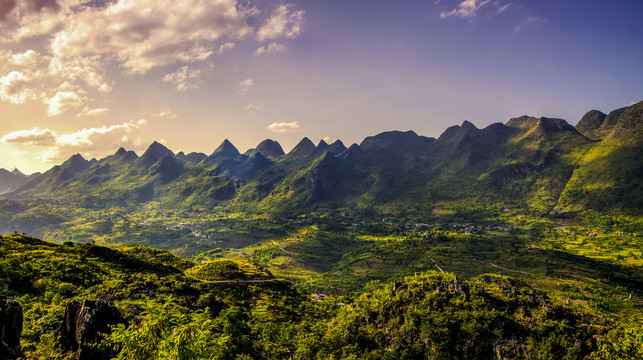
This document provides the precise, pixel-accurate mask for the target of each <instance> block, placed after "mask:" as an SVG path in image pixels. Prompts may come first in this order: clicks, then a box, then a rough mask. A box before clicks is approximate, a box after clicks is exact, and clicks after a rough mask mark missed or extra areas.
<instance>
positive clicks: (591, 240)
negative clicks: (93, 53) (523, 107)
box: [0, 102, 643, 359]
mask: <svg viewBox="0 0 643 360" xmlns="http://www.w3.org/2000/svg"><path fill="white" fill-rule="evenodd" d="M642 124H643V102H639V103H637V104H633V105H632V106H630V107H627V108H624V109H618V110H615V111H613V112H611V113H610V114H603V113H599V112H589V113H588V114H587V115H586V116H585V117H583V119H581V120H580V122H579V123H578V125H576V126H575V127H574V126H572V125H569V124H568V123H567V122H566V121H564V120H561V119H551V118H534V117H528V116H523V117H518V118H513V119H511V120H509V121H508V122H507V123H506V124H501V123H497V124H493V125H490V126H488V127H486V128H484V129H478V128H476V127H475V126H474V125H473V124H472V123H470V122H464V123H463V124H462V125H461V126H453V127H450V128H448V129H447V130H446V131H445V132H444V133H443V134H442V135H441V136H440V137H438V138H437V139H434V138H428V137H424V136H420V135H417V134H415V133H414V132H410V131H409V132H400V131H392V132H387V133H381V134H379V135H375V136H371V137H368V138H366V139H364V141H362V142H361V143H360V144H353V145H351V146H349V147H346V146H344V144H343V143H341V141H336V142H334V143H332V144H327V143H326V142H324V141H323V140H322V141H321V142H320V143H319V144H317V145H315V144H314V143H312V142H311V141H310V140H309V139H307V138H304V139H303V140H302V141H301V142H300V143H299V144H298V145H297V146H296V147H295V148H294V149H292V150H291V151H290V152H288V153H285V152H284V151H283V149H282V148H281V146H280V145H279V144H278V143H277V142H275V141H272V140H265V141H263V142H261V143H260V144H259V145H258V146H257V147H256V148H254V149H250V150H248V151H246V152H245V153H243V154H241V153H240V152H239V151H238V150H237V149H236V148H235V147H234V145H232V144H231V143H230V142H228V141H227V140H226V141H224V142H223V143H222V144H221V145H220V146H219V147H218V148H216V150H215V151H214V152H213V153H212V154H211V155H206V154H200V153H189V154H184V153H182V152H181V153H178V154H175V153H174V152H172V151H171V150H170V149H168V148H166V147H165V146H163V145H162V144H160V143H158V142H154V143H153V144H151V145H150V146H149V148H148V149H147V151H145V152H144V153H143V154H142V155H141V156H138V155H137V154H135V153H134V152H132V151H128V150H126V149H123V148H121V149H119V150H117V151H116V152H115V153H114V154H113V155H111V156H108V157H106V158H103V159H91V160H87V159H85V158H83V157H82V156H81V155H80V154H77V155H74V156H72V157H71V158H70V159H68V160H67V161H65V162H64V163H63V164H61V165H58V166H55V167H53V168H52V169H51V170H49V171H46V172H44V173H42V174H37V175H35V176H31V177H29V179H28V180H25V178H26V176H25V178H22V179H23V180H22V181H23V182H22V184H19V185H16V184H15V183H11V184H7V185H6V186H5V188H6V189H9V190H8V191H7V192H6V193H5V194H3V195H2V199H1V200H0V230H1V231H2V232H3V233H4V234H6V235H5V236H3V237H2V239H0V245H1V246H0V253H1V254H2V256H3V257H2V263H1V264H0V283H1V284H2V285H3V290H2V292H1V294H2V295H3V296H7V297H9V298H11V299H13V300H15V301H17V302H18V303H19V304H21V306H22V308H23V312H24V319H25V325H24V331H23V335H22V341H23V349H24V352H25V354H27V355H28V357H30V358H47V357H51V358H56V359H58V358H60V359H63V358H70V356H71V357H73V356H74V355H73V354H74V352H79V351H81V350H82V349H84V348H85V347H84V346H85V345H83V344H76V345H73V344H72V345H69V344H66V343H64V341H63V340H61V339H64V336H62V335H60V334H61V330H59V329H58V327H59V326H61V324H62V323H64V321H67V320H64V319H66V318H67V317H68V316H72V315H70V314H68V311H67V310H68V309H67V308H68V307H70V306H72V307H73V306H79V307H80V308H84V307H85V306H87V307H90V306H99V307H100V306H108V305H96V304H93V303H92V304H93V305H92V304H90V303H87V304H85V303H83V304H81V303H78V304H80V305H69V304H72V303H73V301H81V299H85V300H87V299H99V300H100V299H102V300H100V301H106V304H107V303H109V304H111V305H109V306H115V309H116V310H113V309H112V308H105V309H107V310H105V311H116V312H117V313H118V314H120V315H119V316H122V319H121V320H120V322H115V323H110V324H108V325H109V326H107V325H106V326H107V327H106V328H105V329H104V330H105V331H107V332H109V333H111V335H108V336H107V337H101V336H99V335H96V336H98V337H96V336H94V337H93V338H91V339H88V340H87V341H88V343H91V344H94V345H95V346H97V347H98V348H100V349H102V350H100V351H99V352H100V354H102V355H100V356H106V358H110V357H112V356H117V357H118V358H133V357H134V358H159V356H161V357H163V356H166V357H168V358H195V359H200V358H203V357H204V356H206V355H205V354H216V356H215V357H214V358H217V359H246V358H266V359H267V358H278V359H282V358H298V359H313V358H319V359H321V358H337V359H340V358H341V359H358V358H359V359H361V358H373V359H376V358H377V359H384V358H391V357H390V356H393V355H392V354H395V356H396V357H398V358H409V359H411V358H418V356H420V357H422V356H424V357H427V356H430V357H431V358H454V357H457V358H461V357H463V358H492V356H496V355H497V354H501V355H502V354H504V355H503V356H506V357H507V358H530V357H535V358H553V357H561V358H568V359H583V358H588V356H590V355H591V356H593V357H592V358H594V359H602V358H618V357H611V356H613V355H614V354H615V353H616V352H615V351H616V350H614V349H616V348H618V347H619V346H620V347H622V348H623V349H631V348H636V347H637V344H640V343H639V342H640V336H641V333H642V331H643V330H642V329H641V326H640V324H641V323H642V322H643V236H642V234H643V217H642V216H643V214H642V213H641V211H642V209H643V208H642V207H641V204H643V189H642V187H641V183H642V182H641V180H642V179H643V162H641V160H640V159H642V158H643V156H642V155H643V154H641V153H642V149H643V146H642V145H643V132H642V130H643V129H641V127H642ZM16 174H17V173H16ZM16 174H14V175H16ZM12 181H13V180H12ZM40 239H42V240H40ZM61 269H65V270H64V271H62V270H61ZM391 289H392V290H391ZM378 299H379V300H378ZM73 304H75V303H73ZM97 304H98V303H97ZM101 304H102V303H101ZM427 304H431V305H430V306H429V305H427ZM110 309H111V310H110ZM396 309H399V311H398V310H396ZM431 309H432V310H431ZM431 311H435V313H432V314H429V313H427V312H431ZM485 312H488V313H485ZM427 319H428V320H427ZM450 319H459V320H458V321H452V320H450ZM63 320H64V321H63ZM164 322H167V323H169V324H171V325H170V327H169V328H166V327H164V325H163V324H164ZM411 324H412V325H411ZM150 329H155V330H153V331H152V330H150ZM384 329H387V330H384ZM516 329H519V330H516ZM514 330H516V331H518V332H517V334H518V335H515V334H513V333H512V331H514ZM389 331H390V332H389ZM177 332H178V333H181V334H185V338H183V339H180V338H175V336H174V335H176V334H177ZM62 333H64V332H62ZM172 334H174V335H172ZM208 334H210V335H208ZM212 334H215V335H212ZM283 334H290V335H283ZM295 334H297V335H295ZM623 334H626V335H623ZM282 336H286V337H282ZM288 336H291V338H288ZM465 338H466V339H469V340H467V341H468V342H467V344H468V345H466V346H464V347H461V346H460V345H456V343H457V342H458V341H460V340H462V339H465ZM131 339H137V340H136V341H133V340H131ZM292 339H296V341H295V340H293V341H295V342H290V340H292ZM61 341H63V342H61ZM251 344H252V345H251ZM182 346H183V347H182ZM89 348H91V347H88V349H89ZM179 349H183V350H180V351H189V352H190V354H192V355H190V356H192V357H180V356H178V355H176V354H175V353H174V352H175V351H179ZM610 349H611V350H610ZM82 351H86V352H87V351H90V350H82ZM610 351H611V352H610ZM623 351H626V350H623ZM627 351H630V350H627ZM632 351H636V350H632ZM77 354H78V353H77ZM386 354H389V355H386ZM627 354H630V353H627ZM638 354H639V355H640V353H638ZM78 356H80V355H78ZM96 356H99V355H96ZM177 356H178V357H177ZM243 356H247V357H243ZM497 356H500V355H497ZM601 356H603V357H601ZM628 356H629V355H628ZM620 358H623V359H625V358H628V357H627V356H623V357H620Z"/></svg>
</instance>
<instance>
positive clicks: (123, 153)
mask: <svg viewBox="0 0 643 360" xmlns="http://www.w3.org/2000/svg"><path fill="white" fill-rule="evenodd" d="M125 154H127V150H125V148H124V147H122V146H121V147H120V148H118V150H116V152H115V153H114V155H118V156H123V155H125Z"/></svg>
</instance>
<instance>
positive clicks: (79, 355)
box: [58, 300, 123, 360]
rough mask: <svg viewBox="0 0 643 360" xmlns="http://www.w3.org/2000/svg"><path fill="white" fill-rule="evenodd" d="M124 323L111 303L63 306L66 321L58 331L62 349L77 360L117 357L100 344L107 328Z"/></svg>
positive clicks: (95, 302)
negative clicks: (74, 354)
mask: <svg viewBox="0 0 643 360" xmlns="http://www.w3.org/2000/svg"><path fill="white" fill-rule="evenodd" d="M122 322H123V318H122V316H121V314H120V313H119V311H118V309H116V307H115V306H114V304H112V303H110V302H108V301H104V300H83V301H70V302H68V303H67V305H65V318H64V321H63V323H62V325H61V327H60V329H59V330H58V344H59V345H60V347H61V348H63V349H65V350H69V351H73V352H75V353H76V360H103V359H105V360H108V359H111V358H112V357H113V356H115V355H116V354H114V353H113V350H112V349H111V348H110V347H108V346H104V345H103V342H102V340H103V336H102V334H109V333H110V332H111V329H110V326H112V325H116V324H119V323H122Z"/></svg>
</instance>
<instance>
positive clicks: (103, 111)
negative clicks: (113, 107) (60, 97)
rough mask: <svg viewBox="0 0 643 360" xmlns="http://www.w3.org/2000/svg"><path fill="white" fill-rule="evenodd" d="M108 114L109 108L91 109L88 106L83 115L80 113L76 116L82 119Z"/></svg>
mask: <svg viewBox="0 0 643 360" xmlns="http://www.w3.org/2000/svg"><path fill="white" fill-rule="evenodd" d="M108 112H109V109H108V108H98V109H90V108H89V107H88V106H86V107H85V109H83V111H82V112H81V113H79V114H78V115H76V116H78V117H81V116H101V115H105V114H107V113H108Z"/></svg>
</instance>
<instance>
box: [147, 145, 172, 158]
mask: <svg viewBox="0 0 643 360" xmlns="http://www.w3.org/2000/svg"><path fill="white" fill-rule="evenodd" d="M171 152H172V151H171V150H170V149H168V148H166V147H165V146H164V145H163V144H161V143H159V142H156V141H155V142H153V143H151V144H150V146H149V147H148V148H147V150H145V153H143V155H145V154H147V153H151V154H159V155H160V156H159V158H161V157H163V156H165V154H167V153H171Z"/></svg>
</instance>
